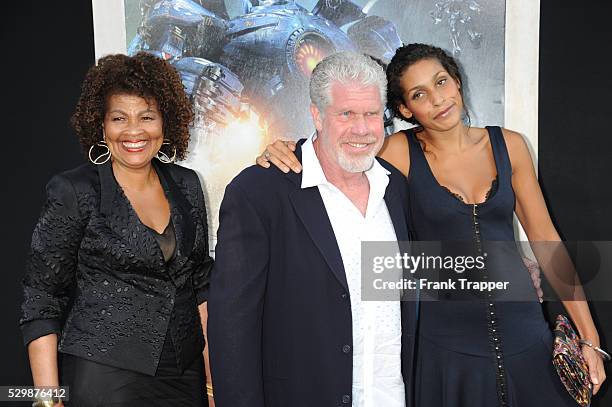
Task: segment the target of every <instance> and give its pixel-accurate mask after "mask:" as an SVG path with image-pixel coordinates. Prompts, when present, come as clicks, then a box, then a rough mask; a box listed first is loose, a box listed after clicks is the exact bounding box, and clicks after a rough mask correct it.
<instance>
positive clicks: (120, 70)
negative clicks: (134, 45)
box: [70, 52, 194, 159]
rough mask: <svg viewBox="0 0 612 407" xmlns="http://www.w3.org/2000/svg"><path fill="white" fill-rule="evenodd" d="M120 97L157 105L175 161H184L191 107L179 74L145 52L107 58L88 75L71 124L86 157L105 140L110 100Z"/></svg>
mask: <svg viewBox="0 0 612 407" xmlns="http://www.w3.org/2000/svg"><path fill="white" fill-rule="evenodd" d="M121 93H124V94H130V95H137V96H140V97H142V98H145V99H153V100H155V102H157V106H158V108H159V111H160V113H161V114H162V119H163V131H164V138H166V139H168V140H169V141H170V146H169V149H170V150H173V149H174V148H176V157H177V158H178V159H183V158H185V153H186V152H187V146H188V142H189V126H190V125H191V122H192V121H193V117H194V115H193V110H192V108H191V103H190V101H189V98H188V97H187V95H186V94H185V90H184V89H183V84H182V82H181V78H180V76H179V74H178V72H177V71H176V70H175V69H174V68H173V67H172V66H171V65H170V64H169V63H168V62H166V61H164V60H163V59H160V58H158V57H156V56H154V55H152V54H149V53H146V52H139V53H138V54H136V55H134V56H127V55H123V54H116V55H108V56H105V57H103V58H100V59H99V60H98V64H97V65H95V66H93V67H91V68H90V69H89V71H88V72H87V75H86V76H85V81H84V82H83V85H82V88H81V95H80V96H79V101H78V103H77V105H76V109H75V112H74V114H73V115H72V118H71V120H70V122H71V124H72V126H73V127H74V130H75V131H76V134H77V137H78V138H79V142H80V143H81V147H82V148H83V150H84V152H85V154H87V152H88V151H89V148H90V147H91V146H92V145H94V144H95V143H97V142H99V141H100V140H102V123H103V121H104V115H105V113H106V103H107V100H108V97H109V96H111V95H114V94H121ZM164 148H166V147H164ZM168 155H170V156H171V155H172V153H169V154H168Z"/></svg>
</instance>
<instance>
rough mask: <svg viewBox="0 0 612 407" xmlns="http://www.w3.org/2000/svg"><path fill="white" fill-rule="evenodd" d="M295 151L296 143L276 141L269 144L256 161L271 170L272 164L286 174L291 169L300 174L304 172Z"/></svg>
mask: <svg viewBox="0 0 612 407" xmlns="http://www.w3.org/2000/svg"><path fill="white" fill-rule="evenodd" d="M294 151H295V141H287V140H276V141H275V142H274V143H272V144H268V146H267V147H266V149H265V150H264V151H263V153H262V154H261V155H260V156H259V157H257V159H256V160H255V161H256V162H257V164H258V165H260V166H262V167H264V168H270V163H272V164H274V165H275V166H277V167H278V168H279V169H280V170H281V171H282V172H284V173H288V172H289V170H290V169H291V171H293V172H296V173H299V172H300V171H302V164H300V162H299V161H298V159H297V157H296V156H295V154H294V153H293V152H294Z"/></svg>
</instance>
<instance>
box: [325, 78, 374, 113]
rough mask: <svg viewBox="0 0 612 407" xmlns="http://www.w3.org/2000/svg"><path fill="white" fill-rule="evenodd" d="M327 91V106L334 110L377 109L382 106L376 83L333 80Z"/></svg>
mask: <svg viewBox="0 0 612 407" xmlns="http://www.w3.org/2000/svg"><path fill="white" fill-rule="evenodd" d="M329 91H330V104H329V107H330V108H332V109H334V110H353V111H361V110H366V111H378V110H380V109H382V108H383V103H382V99H381V95H380V89H379V88H378V86H376V85H367V84H365V85H364V84H362V83H359V82H348V83H343V82H338V81H335V82H332V84H331V85H330V87H329Z"/></svg>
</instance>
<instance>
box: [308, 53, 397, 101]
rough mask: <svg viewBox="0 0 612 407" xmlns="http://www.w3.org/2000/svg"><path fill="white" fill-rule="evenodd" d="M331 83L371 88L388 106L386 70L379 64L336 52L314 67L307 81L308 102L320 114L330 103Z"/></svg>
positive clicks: (358, 56)
mask: <svg viewBox="0 0 612 407" xmlns="http://www.w3.org/2000/svg"><path fill="white" fill-rule="evenodd" d="M334 82H339V83H342V84H348V83H355V82H356V83H358V84H361V85H364V86H369V85H374V86H376V87H377V88H378V90H379V91H380V100H381V102H382V106H383V107H384V106H385V104H386V103H387V77H386V75H385V71H384V69H383V67H382V66H381V65H380V64H378V63H377V62H376V61H374V60H373V59H372V58H370V57H368V56H366V55H363V54H359V53H356V52H338V53H335V54H332V55H330V56H328V57H326V58H324V59H323V60H321V62H319V63H318V64H317V66H316V67H315V69H314V70H313V71H312V76H311V78H310V101H311V102H312V103H314V105H315V106H316V107H317V108H318V109H319V111H320V112H321V113H323V112H325V109H326V108H327V106H329V105H330V104H331V85H332V83H334Z"/></svg>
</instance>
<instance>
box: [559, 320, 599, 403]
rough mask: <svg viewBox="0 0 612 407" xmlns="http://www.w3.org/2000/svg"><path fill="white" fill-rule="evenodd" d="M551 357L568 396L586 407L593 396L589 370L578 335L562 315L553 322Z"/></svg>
mask: <svg viewBox="0 0 612 407" xmlns="http://www.w3.org/2000/svg"><path fill="white" fill-rule="evenodd" d="M552 356H553V357H552V363H553V365H554V366H555V369H556V370H557V373H558V374H559V378H561V382H562V383H563V385H564V386H565V388H566V389H567V391H568V392H569V394H570V395H571V396H572V397H573V398H574V400H576V402H577V403H578V405H579V406H583V407H588V406H589V405H590V404H591V397H592V396H593V388H592V386H591V380H590V378H589V368H588V366H587V364H586V361H585V360H584V357H583V356H582V349H581V347H580V342H579V339H578V335H576V331H574V328H573V327H572V325H571V323H570V322H569V320H568V319H567V318H566V317H565V316H564V315H558V316H557V320H556V322H555V342H554V346H553V355H552Z"/></svg>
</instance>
